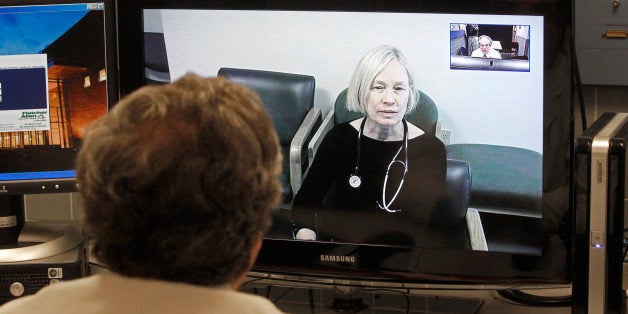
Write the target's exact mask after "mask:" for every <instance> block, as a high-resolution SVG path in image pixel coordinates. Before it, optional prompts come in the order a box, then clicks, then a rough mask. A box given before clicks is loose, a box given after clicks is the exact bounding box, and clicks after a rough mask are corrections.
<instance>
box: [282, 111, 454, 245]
mask: <svg viewBox="0 0 628 314" xmlns="http://www.w3.org/2000/svg"><path fill="white" fill-rule="evenodd" d="M403 144H404V141H403V140H402V141H390V142H385V141H379V140H375V139H372V138H369V137H366V136H362V139H361V147H360V160H359V163H358V166H359V176H360V178H361V181H362V183H361V185H360V187H358V188H353V187H351V186H350V185H349V177H350V176H351V175H352V174H354V173H355V168H356V162H357V160H356V159H357V151H358V131H357V130H356V129H355V128H353V127H352V126H351V125H350V124H349V123H341V124H338V125H336V126H334V127H333V128H332V129H331V130H330V131H329V133H328V134H327V135H326V137H325V139H324V140H323V142H322V143H321V145H320V147H319V150H318V151H317V153H316V156H315V158H314V161H313V163H312V166H311V168H310V172H309V173H308V175H307V176H306V178H305V180H304V182H303V185H302V186H301V189H300V190H299V192H298V194H297V195H296V197H295V200H294V203H293V217H294V220H295V223H296V224H297V225H298V226H299V227H307V228H310V229H313V230H315V231H317V234H318V235H319V237H318V239H319V240H330V239H333V240H335V241H348V242H357V243H362V242H364V241H368V242H372V243H378V242H386V243H389V242H390V241H392V242H397V241H396V240H394V239H393V240H391V239H390V234H388V236H383V234H384V233H390V232H393V233H394V232H395V229H398V230H396V231H400V232H401V229H403V228H404V226H405V225H408V226H409V227H411V228H422V226H426V225H428V224H429V223H430V222H431V221H432V220H433V219H434V215H435V213H436V212H437V211H438V207H439V204H440V202H441V201H442V199H443V197H444V194H445V175H446V167H447V164H446V153H445V147H444V145H443V143H442V142H441V141H440V140H439V139H437V138H436V137H434V136H432V135H429V134H427V133H425V134H423V135H421V136H418V137H416V138H412V139H409V140H408V173H407V175H406V178H405V181H404V183H403V186H402V188H401V191H400V192H399V195H398V196H397V198H396V199H395V200H394V202H393V203H392V204H391V205H390V209H400V210H401V211H400V212H398V213H388V212H386V211H385V210H384V209H381V208H380V207H378V204H377V202H379V203H380V204H382V203H383V200H382V193H383V186H384V177H385V174H386V169H387V168H388V165H389V164H390V163H391V161H392V159H393V157H394V156H395V154H396V153H397V151H398V150H399V148H400V147H401V146H403ZM396 160H398V161H404V162H405V152H404V150H403V149H402V150H401V152H400V153H399V155H398V156H397V158H396ZM403 170H404V168H403V165H401V163H399V162H397V163H395V164H394V165H393V166H392V167H391V170H390V173H389V177H388V181H387V184H386V199H385V201H386V202H390V200H391V199H392V198H393V196H394V194H395V192H396V190H397V188H398V186H399V183H400V181H401V178H402V174H403ZM330 213H333V215H331V214H330ZM330 224H331V225H330ZM391 229H392V230H391ZM374 235H376V237H379V238H378V239H375V238H373V236H374ZM382 236H383V238H382ZM327 237H329V239H327ZM384 238H385V239H384ZM392 238H395V237H394V236H393V237H392ZM401 242H402V244H406V243H405V241H401ZM412 243H416V241H412Z"/></svg>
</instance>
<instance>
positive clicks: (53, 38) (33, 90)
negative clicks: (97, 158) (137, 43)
mask: <svg viewBox="0 0 628 314" xmlns="http://www.w3.org/2000/svg"><path fill="white" fill-rule="evenodd" d="M113 12H114V11H113V5H112V2H110V1H108V0H106V1H103V0H101V1H89V0H88V1H73V0H66V1H42V0H40V1H30V2H26V1H5V2H3V3H2V4H0V32H1V33H2V34H3V35H2V37H0V154H1V157H0V160H2V161H1V162H0V187H1V189H0V192H2V193H3V194H28V193H49V192H72V191H75V190H76V187H75V183H74V170H73V168H74V158H75V154H76V152H77V150H78V148H79V146H80V144H81V139H82V137H83V132H84V131H85V128H86V127H87V126H88V125H89V124H90V123H91V122H92V121H94V120H95V119H97V118H99V117H101V116H103V115H106V114H107V111H108V106H109V105H110V104H112V103H113V102H115V101H116V99H117V98H118V93H117V90H118V89H117V85H118V84H117V77H116V76H117V74H116V70H115V69H116V55H115V51H116V50H115V46H114V41H113V39H114V38H115V34H114V29H112V28H110V27H113V26H114V23H113V21H114V19H113V18H114V17H113Z"/></svg>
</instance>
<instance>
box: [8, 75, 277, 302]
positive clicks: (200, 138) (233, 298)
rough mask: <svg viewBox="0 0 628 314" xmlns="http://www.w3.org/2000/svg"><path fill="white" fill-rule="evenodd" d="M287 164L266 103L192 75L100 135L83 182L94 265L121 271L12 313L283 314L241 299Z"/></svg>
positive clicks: (112, 121) (83, 152) (128, 101)
mask: <svg viewBox="0 0 628 314" xmlns="http://www.w3.org/2000/svg"><path fill="white" fill-rule="evenodd" d="M280 168H281V154H280V150H279V144H278V139H277V135H276V133H275V131H274V127H273V125H272V122H271V120H270V118H269V117H268V115H267V113H266V112H265V109H264V107H263V105H262V104H261V101H260V99H259V98H258V97H257V95H255V94H254V93H253V92H252V91H250V90H248V89H246V88H244V87H242V86H240V85H237V84H235V83H231V82H228V81H227V80H225V79H221V78H211V79H203V78H200V77H199V76H196V75H194V74H187V75H185V76H184V77H183V78H181V79H179V80H178V81H176V82H174V83H172V84H168V85H161V86H149V87H143V88H141V89H139V90H137V91H135V92H134V93H132V94H130V95H129V96H127V97H125V98H123V99H122V100H121V101H120V103H119V104H117V105H116V106H115V107H114V108H113V109H112V110H111V112H110V114H109V115H107V116H106V117H104V118H103V119H101V120H98V121H97V122H95V123H94V124H92V125H91V126H90V127H89V128H88V131H87V132H86V135H85V138H84V142H83V144H82V147H81V149H80V151H79V154H78V158H77V163H76V173H77V181H78V182H79V184H80V185H79V193H80V195H81V196H82V199H83V204H84V208H85V215H84V227H85V231H86V233H87V235H88V236H89V237H90V240H92V241H91V242H92V243H93V255H94V256H95V257H96V258H97V260H98V262H100V263H103V264H104V265H105V266H106V267H108V268H109V269H110V271H106V272H105V273H100V274H94V275H91V276H89V277H86V278H81V279H76V280H71V281H67V282H63V283H59V284H56V285H52V286H48V287H45V288H43V289H41V290H40V291H39V292H38V293H36V294H34V295H30V296H25V297H21V298H18V299H16V300H14V301H11V302H8V303H6V304H5V305H4V306H2V307H0V312H5V313H54V312H60V313H280V311H279V310H278V308H277V307H275V305H274V304H272V303H271V302H270V301H269V300H267V299H264V298H262V297H260V296H255V295H249V294H245V293H242V292H238V291H235V290H236V289H237V288H238V287H239V285H240V284H241V282H242V281H243V279H244V277H245V275H246V273H247V272H248V270H249V269H250V267H251V266H252V263H253V262H254V260H255V258H256V256H257V253H258V251H259V249H260V246H261V240H262V235H263V233H264V232H265V230H266V229H267V228H268V226H269V224H270V217H271V212H272V210H273V209H274V208H275V206H276V204H278V202H279V196H280V188H279V179H278V177H279V174H280V171H281V170H280Z"/></svg>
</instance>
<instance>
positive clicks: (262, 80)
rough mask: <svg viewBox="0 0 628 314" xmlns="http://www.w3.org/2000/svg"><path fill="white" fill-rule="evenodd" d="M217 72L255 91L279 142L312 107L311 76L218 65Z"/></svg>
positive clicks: (284, 142)
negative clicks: (220, 66)
mask: <svg viewBox="0 0 628 314" xmlns="http://www.w3.org/2000/svg"><path fill="white" fill-rule="evenodd" d="M218 76H223V77H226V78H228V79H229V80H231V81H233V82H236V83H240V84H242V85H244V86H247V87H249V88H251V89H252V90H253V91H255V92H256V93H257V94H258V95H259V96H260V98H261V99H262V102H263V103H264V105H265V106H266V109H267V110H268V114H269V115H270V117H271V119H272V120H273V123H274V124H275V129H276V130H277V134H278V135H279V141H280V143H281V146H289V145H290V142H291V141H292V139H293V137H294V135H295V134H296V132H297V130H298V129H299V127H300V126H301V123H302V122H303V119H304V118H305V116H306V115H307V113H308V111H309V110H310V109H312V108H313V107H314V88H315V84H316V81H315V79H314V77H313V76H310V75H301V74H292V73H281V72H271V71H260V70H249V69H234V68H221V69H220V70H219V71H218Z"/></svg>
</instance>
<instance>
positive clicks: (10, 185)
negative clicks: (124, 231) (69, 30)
mask: <svg viewBox="0 0 628 314" xmlns="http://www.w3.org/2000/svg"><path fill="white" fill-rule="evenodd" d="M81 3H104V26H103V27H104V30H105V38H104V40H105V69H106V71H107V106H108V108H111V107H113V105H115V103H116V102H117V101H118V100H119V99H120V92H119V86H120V84H119V80H118V49H117V48H118V46H117V28H116V25H117V24H116V9H115V0H6V1H3V2H2V3H1V4H0V6H1V7H10V6H16V7H17V6H32V5H57V4H81ZM60 170H61V169H60ZM63 170H72V169H63ZM76 191H77V183H76V178H75V177H63V178H41V179H24V180H4V181H2V180H0V195H25V194H45V193H69V192H76Z"/></svg>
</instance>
